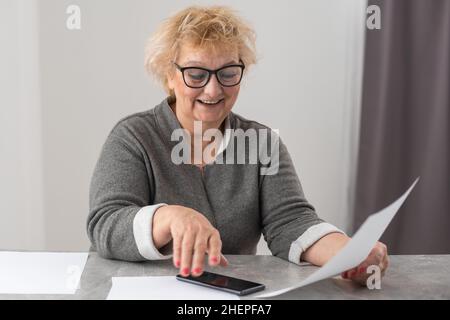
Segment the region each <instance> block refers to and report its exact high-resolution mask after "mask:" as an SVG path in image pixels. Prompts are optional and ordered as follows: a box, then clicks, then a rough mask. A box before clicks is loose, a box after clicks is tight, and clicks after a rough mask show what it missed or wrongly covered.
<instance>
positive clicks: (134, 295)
mask: <svg viewBox="0 0 450 320" xmlns="http://www.w3.org/2000/svg"><path fill="white" fill-rule="evenodd" d="M107 300H239V297H238V296H237V295H235V294H232V293H227V292H223V291H219V290H215V289H210V288H206V287H202V286H199V285H194V284H191V283H186V282H181V281H180V280H177V279H176V278H175V277H174V276H167V277H166V276H164V277H113V278H112V287H111V290H110V291H109V294H108V298H107Z"/></svg>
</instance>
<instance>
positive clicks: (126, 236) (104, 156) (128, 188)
mask: <svg viewBox="0 0 450 320" xmlns="http://www.w3.org/2000/svg"><path fill="white" fill-rule="evenodd" d="M117 131H118V130H113V131H112V132H111V133H110V135H109V136H108V138H107V140H106V142H105V144H104V145H103V148H102V151H101V153H100V157H99V159H98V161H97V164H96V166H95V169H94V173H93V176H92V180H91V185H90V191H89V215H88V219H87V233H88V237H89V239H90V241H91V243H92V246H93V247H94V248H95V249H96V250H97V252H98V253H99V255H100V256H102V257H104V258H109V259H118V260H126V261H144V260H154V259H165V258H169V257H170V256H165V255H163V254H161V253H160V252H159V251H158V250H157V249H156V248H155V246H154V244H153V238H152V220H153V214H154V212H155V211H156V209H157V208H159V207H160V206H161V205H164V204H152V200H153V199H151V194H152V192H151V190H150V185H151V183H150V181H149V174H148V170H147V167H146V163H145V161H144V155H143V154H144V150H143V149H142V147H141V146H140V144H139V142H138V141H137V140H135V138H134V137H133V136H132V135H125V134H120V133H118V132H117Z"/></svg>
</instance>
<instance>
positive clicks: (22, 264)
mask: <svg viewBox="0 0 450 320" xmlns="http://www.w3.org/2000/svg"><path fill="white" fill-rule="evenodd" d="M87 257H88V253H56V252H10V251H7V252H0V293H2V294H74V293H75V291H76V290H77V288H78V285H79V282H80V278H81V274H82V273H83V269H84V266H85V264H86V260H87Z"/></svg>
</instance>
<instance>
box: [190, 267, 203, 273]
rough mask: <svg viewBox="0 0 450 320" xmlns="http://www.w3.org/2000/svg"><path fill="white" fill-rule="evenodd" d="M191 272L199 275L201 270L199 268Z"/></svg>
mask: <svg viewBox="0 0 450 320" xmlns="http://www.w3.org/2000/svg"><path fill="white" fill-rule="evenodd" d="M192 272H194V273H195V274H198V273H201V272H202V269H201V268H195V269H194V270H192Z"/></svg>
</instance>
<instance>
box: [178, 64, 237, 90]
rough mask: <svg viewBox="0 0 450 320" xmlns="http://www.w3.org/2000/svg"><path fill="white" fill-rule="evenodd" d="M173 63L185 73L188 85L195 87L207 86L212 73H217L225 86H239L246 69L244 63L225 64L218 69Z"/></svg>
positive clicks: (184, 76)
mask: <svg viewBox="0 0 450 320" xmlns="http://www.w3.org/2000/svg"><path fill="white" fill-rule="evenodd" d="M241 62H242V61H241ZM173 64H174V65H175V66H176V68H177V69H178V70H180V71H181V73H182V74H183V80H184V83H185V84H186V86H188V87H189V88H194V89H199V88H203V87H204V86H206V85H207V84H208V82H209V80H210V79H211V75H212V74H215V75H216V78H217V81H218V82H219V83H220V84H221V85H222V86H224V87H234V86H237V85H238V84H239V83H240V82H241V80H242V75H243V74H244V69H245V65H244V64H243V63H242V64H233V65H228V66H224V67H222V68H219V69H216V70H209V69H206V68H201V67H181V66H179V65H178V64H177V63H175V62H174V63H173Z"/></svg>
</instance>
